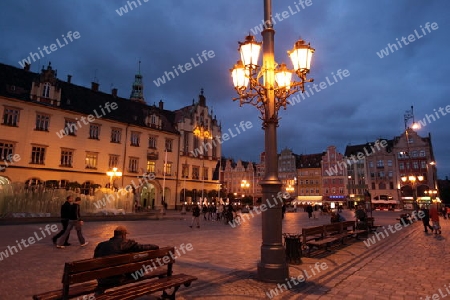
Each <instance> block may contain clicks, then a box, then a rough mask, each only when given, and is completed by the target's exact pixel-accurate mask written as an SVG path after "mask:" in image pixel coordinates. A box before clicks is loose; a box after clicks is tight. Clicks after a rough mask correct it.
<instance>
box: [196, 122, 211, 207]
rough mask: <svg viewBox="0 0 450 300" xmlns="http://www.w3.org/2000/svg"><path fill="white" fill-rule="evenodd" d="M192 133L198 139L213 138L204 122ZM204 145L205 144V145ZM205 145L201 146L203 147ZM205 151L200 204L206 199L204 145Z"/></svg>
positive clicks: (203, 157)
mask: <svg viewBox="0 0 450 300" xmlns="http://www.w3.org/2000/svg"><path fill="white" fill-rule="evenodd" d="M192 133H193V134H194V136H196V137H197V138H198V139H202V140H203V142H205V139H212V134H211V133H210V132H209V131H208V129H207V128H205V127H204V126H203V124H200V126H198V125H197V126H196V127H195V129H194V130H193V131H192ZM203 146H204V145H203ZM203 146H199V148H202V147H203ZM203 148H204V149H203V151H204V152H202V171H201V173H200V174H201V176H202V198H201V200H200V204H201V205H203V201H204V190H205V155H206V154H207V153H206V148H207V147H203Z"/></svg>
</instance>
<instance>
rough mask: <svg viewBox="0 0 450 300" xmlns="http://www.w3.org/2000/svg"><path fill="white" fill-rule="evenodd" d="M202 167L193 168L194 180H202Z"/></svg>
mask: <svg viewBox="0 0 450 300" xmlns="http://www.w3.org/2000/svg"><path fill="white" fill-rule="evenodd" d="M199 174H200V167H196V166H193V167H192V179H199V178H200V175H199Z"/></svg>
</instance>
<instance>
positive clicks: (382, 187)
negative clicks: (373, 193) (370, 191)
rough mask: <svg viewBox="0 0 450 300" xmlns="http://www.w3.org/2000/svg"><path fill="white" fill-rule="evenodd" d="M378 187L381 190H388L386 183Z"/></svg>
mask: <svg viewBox="0 0 450 300" xmlns="http://www.w3.org/2000/svg"><path fill="white" fill-rule="evenodd" d="M378 187H379V189H380V190H385V189H386V183H384V182H381V183H380V184H379V185H378Z"/></svg>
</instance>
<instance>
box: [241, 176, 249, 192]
mask: <svg viewBox="0 0 450 300" xmlns="http://www.w3.org/2000/svg"><path fill="white" fill-rule="evenodd" d="M249 188H250V183H249V182H248V181H247V180H245V179H242V180H241V189H243V190H244V192H245V191H246V190H247V192H248V189H249ZM245 196H247V193H245Z"/></svg>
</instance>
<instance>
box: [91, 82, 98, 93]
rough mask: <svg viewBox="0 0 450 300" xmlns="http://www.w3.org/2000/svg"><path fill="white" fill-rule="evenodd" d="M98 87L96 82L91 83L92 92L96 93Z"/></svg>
mask: <svg viewBox="0 0 450 300" xmlns="http://www.w3.org/2000/svg"><path fill="white" fill-rule="evenodd" d="M98 86H99V84H98V83H97V82H91V89H92V90H93V91H94V92H98Z"/></svg>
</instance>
